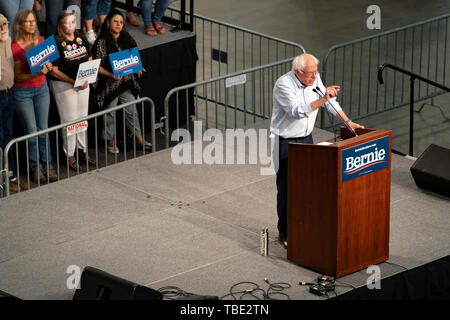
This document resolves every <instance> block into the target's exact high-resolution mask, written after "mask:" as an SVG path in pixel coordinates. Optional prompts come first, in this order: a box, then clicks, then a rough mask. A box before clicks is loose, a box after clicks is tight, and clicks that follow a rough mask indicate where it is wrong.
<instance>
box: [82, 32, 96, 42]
mask: <svg viewBox="0 0 450 320" xmlns="http://www.w3.org/2000/svg"><path fill="white" fill-rule="evenodd" d="M84 36H85V37H86V40H87V41H88V42H89V44H90V45H93V44H94V42H95V40H97V35H96V34H95V31H94V30H89V31H88V32H86V33H85V34H84Z"/></svg>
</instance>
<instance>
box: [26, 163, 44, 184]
mask: <svg viewBox="0 0 450 320" xmlns="http://www.w3.org/2000/svg"><path fill="white" fill-rule="evenodd" d="M30 179H31V181H33V182H36V183H38V181H39V180H40V182H41V183H43V182H45V181H46V180H45V176H44V173H43V172H42V170H41V168H40V167H36V168H34V169H32V172H31V177H30Z"/></svg>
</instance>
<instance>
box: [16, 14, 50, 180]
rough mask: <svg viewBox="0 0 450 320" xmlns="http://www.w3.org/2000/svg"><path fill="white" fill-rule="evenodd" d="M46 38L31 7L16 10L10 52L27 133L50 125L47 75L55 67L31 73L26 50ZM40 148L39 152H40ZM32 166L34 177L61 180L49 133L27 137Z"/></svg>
mask: <svg viewBox="0 0 450 320" xmlns="http://www.w3.org/2000/svg"><path fill="white" fill-rule="evenodd" d="M42 41H44V39H43V38H42V37H40V36H39V31H38V30H37V24H36V16H35V15H34V13H33V11H31V10H27V9H25V10H21V11H19V12H18V13H17V15H16V18H15V19H14V25H13V42H12V44H11V51H12V55H13V59H14V87H13V95H14V101H15V104H16V115H17V116H18V118H19V120H20V122H21V124H22V126H23V129H24V131H25V134H31V133H35V132H38V131H41V130H44V129H47V128H48V111H49V108H50V93H49V90H48V86H47V80H46V78H45V75H46V74H47V73H48V72H50V71H51V70H52V68H53V66H52V64H51V63H47V64H45V65H44V66H43V68H42V70H41V71H39V72H38V73H36V74H34V75H32V74H31V72H30V68H29V66H28V62H27V58H26V55H25V52H27V51H28V50H30V49H32V48H33V47H35V46H36V45H37V44H39V43H41V42H42ZM38 150H39V152H38ZM28 156H29V167H30V169H31V180H33V181H34V182H40V181H42V182H44V181H45V174H46V175H47V178H48V180H49V181H56V180H57V179H58V177H57V175H56V172H55V170H54V169H53V166H52V157H51V150H50V142H49V141H48V140H47V137H46V135H40V136H38V143H36V138H31V139H29V140H28Z"/></svg>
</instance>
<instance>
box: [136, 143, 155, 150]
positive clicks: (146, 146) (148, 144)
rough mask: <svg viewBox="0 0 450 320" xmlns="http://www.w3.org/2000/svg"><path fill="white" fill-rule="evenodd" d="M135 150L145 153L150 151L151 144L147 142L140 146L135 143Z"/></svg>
mask: <svg viewBox="0 0 450 320" xmlns="http://www.w3.org/2000/svg"><path fill="white" fill-rule="evenodd" d="M136 149H138V150H142V149H145V151H150V150H152V144H151V143H150V142H148V141H144V145H142V144H140V143H139V142H136Z"/></svg>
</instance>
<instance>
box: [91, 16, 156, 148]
mask: <svg viewBox="0 0 450 320" xmlns="http://www.w3.org/2000/svg"><path fill="white" fill-rule="evenodd" d="M128 49H134V50H136V51H137V44H136V41H134V39H133V38H132V37H131V35H130V34H129V33H128V32H127V31H126V30H125V29H124V17H123V15H122V13H121V12H120V11H117V10H114V11H111V13H110V14H109V15H108V16H107V17H106V19H105V23H103V26H102V29H101V32H100V37H99V38H98V39H97V41H96V42H95V43H94V46H93V48H92V56H93V58H94V59H97V58H100V59H101V63H100V70H99V77H98V81H97V83H96V85H95V86H96V88H95V89H96V90H95V100H96V103H97V106H98V107H99V108H100V109H104V108H113V107H115V106H117V105H119V104H124V103H127V102H130V101H134V100H136V99H137V98H138V97H139V91H140V87H139V83H138V81H137V79H136V74H135V73H132V74H128V75H114V72H116V71H113V68H112V65H113V64H114V63H115V62H116V63H118V64H119V65H120V66H121V68H120V69H122V72H124V73H125V74H126V71H124V69H126V67H124V63H122V61H121V60H118V61H116V60H114V59H113V60H111V56H114V55H116V54H120V53H122V52H123V53H124V54H129V52H131V51H129V50H128ZM135 58H138V57H132V58H127V59H124V61H129V60H133V62H134V61H135V60H134V59H135ZM139 60H140V59H139ZM125 64H126V63H125ZM132 64H133V65H135V63H132ZM141 70H142V68H141ZM144 71H145V70H144ZM131 72H134V71H131ZM137 74H138V75H140V74H142V71H138V72H137ZM105 117H106V128H105V132H104V138H105V139H106V140H107V141H108V152H110V153H115V154H117V153H119V149H118V148H117V146H116V144H115V123H114V114H113V113H109V114H107V115H106V116H105ZM125 118H126V126H127V128H128V130H130V131H132V132H134V135H135V137H136V141H137V144H138V145H140V146H141V147H142V148H145V149H146V150H150V149H151V143H149V142H147V141H145V140H144V139H143V137H142V133H141V127H140V125H139V117H138V112H137V110H136V106H135V105H131V106H129V107H127V108H125Z"/></svg>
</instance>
